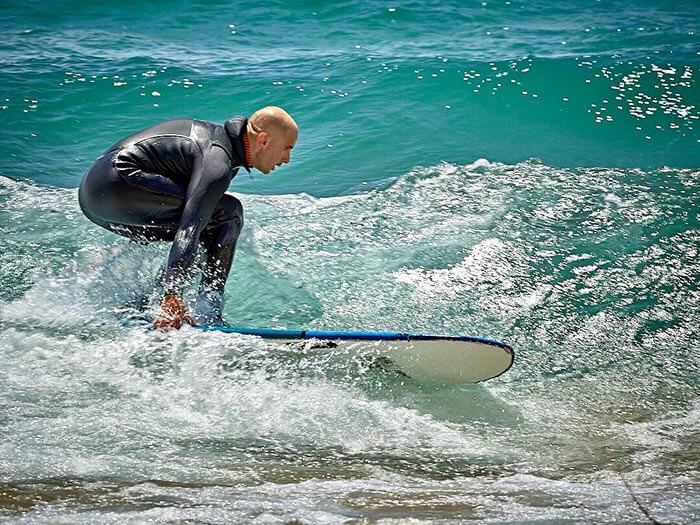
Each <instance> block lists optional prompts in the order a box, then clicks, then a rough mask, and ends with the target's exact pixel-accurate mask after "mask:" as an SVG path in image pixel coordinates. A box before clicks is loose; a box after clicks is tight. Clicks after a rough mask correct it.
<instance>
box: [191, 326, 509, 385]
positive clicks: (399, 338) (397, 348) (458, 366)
mask: <svg viewBox="0 0 700 525" xmlns="http://www.w3.org/2000/svg"><path fill="white" fill-rule="evenodd" d="M197 328H199V329H201V330H205V331H215V332H223V333H231V334H242V335H247V336H255V337H261V338H263V339H267V340H275V341H278V342H280V343H291V342H295V341H296V342H299V341H311V342H314V341H316V342H319V343H322V344H320V345H319V346H321V347H323V346H326V347H327V346H329V345H330V346H332V347H333V348H338V349H341V350H345V351H347V352H348V353H349V354H352V353H357V352H359V351H362V352H363V353H370V354H373V353H376V355H377V356H380V357H385V358H388V359H390V360H391V362H392V363H393V364H395V365H396V367H397V368H398V370H400V371H401V372H403V373H404V374H406V375H407V376H409V377H411V378H414V379H417V380H421V381H434V382H440V383H478V382H480V381H486V380H487V379H493V378H494V377H498V376H500V375H501V374H503V373H504V372H506V371H508V369H510V367H511V366H513V360H514V358H515V351H514V350H513V347H511V346H510V345H508V344H506V343H503V342H501V341H497V340H495V339H488V338H484V337H474V336H441V335H425V334H411V333H404V332H337V331H327V330H278V329H269V328H245V327H230V326H198V327H197Z"/></svg>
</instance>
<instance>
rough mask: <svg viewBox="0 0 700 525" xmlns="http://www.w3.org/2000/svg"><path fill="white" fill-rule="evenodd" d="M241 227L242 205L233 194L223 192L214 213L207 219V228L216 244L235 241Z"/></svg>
mask: <svg viewBox="0 0 700 525" xmlns="http://www.w3.org/2000/svg"><path fill="white" fill-rule="evenodd" d="M242 228H243V205H242V204H241V201H239V200H238V199H237V198H236V197H234V196H233V195H229V194H225V195H224V196H223V197H221V199H220V200H219V203H218V205H217V207H216V210H215V212H214V215H213V216H212V218H211V220H210V221H209V227H208V228H207V229H209V230H210V231H212V233H213V234H214V237H215V239H216V241H215V242H216V243H217V244H221V245H226V244H231V243H235V242H236V240H237V239H238V236H239V235H240V233H241V229H242Z"/></svg>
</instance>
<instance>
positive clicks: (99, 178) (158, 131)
mask: <svg viewBox="0 0 700 525" xmlns="http://www.w3.org/2000/svg"><path fill="white" fill-rule="evenodd" d="M246 123H247V119H246V118H244V117H234V118H232V119H230V120H228V121H226V123H225V124H224V125H219V124H214V123H211V122H204V121H200V120H170V121H167V122H163V123H161V124H157V125H155V126H153V127H150V128H147V129H144V130H142V131H140V132H138V133H135V134H133V135H130V136H128V137H126V138H125V139H123V140H121V141H120V142H118V143H117V144H115V145H114V146H112V147H111V148H109V149H108V150H107V151H106V152H105V153H104V154H103V155H102V156H101V157H100V158H99V159H97V161H96V162H95V163H94V164H93V166H92V167H91V168H90V170H89V171H88V172H87V173H86V174H85V176H84V177H83V180H82V182H81V183H80V190H79V193H78V196H79V201H80V207H81V208H82V210H83V213H85V215H86V216H87V217H88V218H89V219H90V220H91V221H93V222H95V223H96V224H98V225H100V226H102V227H104V228H107V229H108V230H110V231H113V232H115V233H118V234H120V235H123V236H125V237H128V238H130V239H136V240H141V241H153V240H158V241H173V244H172V247H171V249H170V256H169V257H168V263H167V267H166V271H165V274H164V276H163V285H164V287H165V291H166V293H178V294H179V293H180V291H181V288H182V286H183V284H184V281H185V279H186V277H187V274H188V269H189V267H190V265H191V264H192V261H193V259H194V257H195V254H196V252H197V246H198V245H199V244H200V243H201V245H202V246H203V248H204V267H203V269H202V278H201V281H200V290H212V291H220V292H223V289H224V285H225V283H226V278H227V276H228V273H229V270H230V269H231V263H232V261H233V256H234V253H235V248H236V241H237V239H238V235H239V234H240V232H241V228H242V226H243V206H242V205H241V203H240V201H239V200H238V199H236V198H235V197H234V196H233V195H230V194H225V193H224V192H225V191H226V189H227V188H228V186H229V183H230V182H231V179H233V177H234V176H235V175H236V173H237V172H238V169H239V168H240V167H244V168H245V169H247V170H249V167H248V166H246V161H245V158H246V157H245V149H244V145H243V139H242V136H243V135H244V134H245V130H246Z"/></svg>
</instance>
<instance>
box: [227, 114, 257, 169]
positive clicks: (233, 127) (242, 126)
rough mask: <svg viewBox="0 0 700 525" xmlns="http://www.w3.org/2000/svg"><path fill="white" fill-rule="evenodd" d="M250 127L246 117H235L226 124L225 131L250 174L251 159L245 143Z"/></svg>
mask: <svg viewBox="0 0 700 525" xmlns="http://www.w3.org/2000/svg"><path fill="white" fill-rule="evenodd" d="M247 127H248V119H247V118H245V117H233V118H230V119H228V120H227V121H226V122H224V129H225V130H226V134H227V135H228V138H229V140H230V141H231V145H232V146H233V149H234V151H235V152H236V154H237V155H238V158H239V159H241V162H242V165H243V167H244V168H245V169H246V171H247V172H248V173H250V168H251V165H250V158H249V155H246V153H247V149H248V148H246V144H245V143H244V141H245V140H246V129H247Z"/></svg>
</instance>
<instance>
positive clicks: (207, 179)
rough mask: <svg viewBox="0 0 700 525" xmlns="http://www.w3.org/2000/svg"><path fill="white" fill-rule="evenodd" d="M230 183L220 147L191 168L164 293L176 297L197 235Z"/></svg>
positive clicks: (229, 170)
mask: <svg viewBox="0 0 700 525" xmlns="http://www.w3.org/2000/svg"><path fill="white" fill-rule="evenodd" d="M230 181H231V164H230V160H229V157H228V155H227V154H226V152H225V151H224V150H223V149H221V148H212V149H211V150H209V152H207V154H206V155H204V156H202V157H198V158H196V159H195V161H194V165H193V166H192V177H191V179H190V183H189V185H188V187H187V194H186V197H185V205H184V208H183V212H182V217H181V219H180V225H179V227H178V230H177V232H176V233H175V240H174V241H173V244H172V247H171V248H170V255H169V257H168V265H167V268H166V272H165V275H164V278H163V284H164V286H165V292H166V293H177V294H179V293H180V291H181V289H182V286H183V282H184V280H185V277H186V275H185V274H186V273H187V270H188V268H189V267H190V265H191V264H192V261H193V259H194V256H195V254H196V253H197V245H198V243H199V236H200V235H201V233H202V231H203V230H204V228H206V226H207V224H208V223H209V220H210V219H211V216H212V214H213V213H214V209H215V208H216V205H217V203H218V202H219V200H220V199H221V197H222V196H223V194H224V192H225V191H226V189H227V188H228V185H229V183H230Z"/></svg>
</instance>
